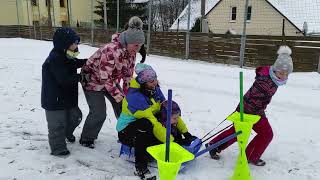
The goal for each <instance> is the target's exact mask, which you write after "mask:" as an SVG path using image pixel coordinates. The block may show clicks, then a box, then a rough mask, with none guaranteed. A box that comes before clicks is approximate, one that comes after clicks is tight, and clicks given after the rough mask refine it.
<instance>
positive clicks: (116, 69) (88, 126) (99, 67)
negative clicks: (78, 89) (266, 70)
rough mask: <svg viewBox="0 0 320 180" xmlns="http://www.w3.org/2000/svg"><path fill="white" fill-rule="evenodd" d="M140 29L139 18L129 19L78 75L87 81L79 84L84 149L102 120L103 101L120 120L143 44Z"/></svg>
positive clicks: (94, 136)
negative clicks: (84, 106)
mask: <svg viewBox="0 0 320 180" xmlns="http://www.w3.org/2000/svg"><path fill="white" fill-rule="evenodd" d="M142 25H143V23H142V21H141V19H140V18H139V17H136V16H135V17H132V18H130V20H129V28H128V29H127V30H126V31H123V32H122V33H118V34H115V35H113V40H112V42H110V43H108V44H106V45H104V46H103V47H101V48H100V49H98V50H97V51H96V52H95V53H94V54H93V55H92V56H91V57H90V58H89V59H88V61H87V63H86V64H85V65H84V66H83V68H82V73H83V74H85V75H86V77H89V78H88V79H89V80H88V81H87V82H85V83H82V86H83V90H84V94H85V97H86V100H87V103H88V105H89V115H88V116H87V119H86V121H85V124H84V127H83V130H82V134H81V139H80V141H79V142H80V144H81V145H83V146H85V147H89V148H94V140H95V139H97V137H98V134H99V132H100V130H101V128H102V125H103V123H104V121H105V119H106V102H105V97H107V99H108V100H109V101H110V102H111V104H112V107H113V110H114V113H115V116H116V118H118V117H119V116H120V113H121V102H122V99H123V97H124V96H125V94H124V93H125V92H127V90H128V88H129V82H130V80H131V77H132V75H133V72H134V65H135V60H136V54H137V52H139V49H140V47H141V45H142V44H144V41H145V37H144V32H143V31H142ZM121 82H122V87H121V86H120V83H121Z"/></svg>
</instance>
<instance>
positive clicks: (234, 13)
mask: <svg viewBox="0 0 320 180" xmlns="http://www.w3.org/2000/svg"><path fill="white" fill-rule="evenodd" d="M235 20H237V7H232V8H231V21H235Z"/></svg>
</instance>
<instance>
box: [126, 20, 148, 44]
mask: <svg viewBox="0 0 320 180" xmlns="http://www.w3.org/2000/svg"><path fill="white" fill-rule="evenodd" d="M142 26H143V22H142V21H141V19H140V18H139V17H137V16H133V17H131V18H130V20H129V23H128V29H127V30H125V31H123V32H122V33H120V43H121V44H122V45H123V46H124V47H127V45H128V44H144V41H145V37H144V32H143V30H142Z"/></svg>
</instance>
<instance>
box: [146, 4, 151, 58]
mask: <svg viewBox="0 0 320 180" xmlns="http://www.w3.org/2000/svg"><path fill="white" fill-rule="evenodd" d="M151 11H152V0H149V18H148V37H147V55H148V56H149V53H150V35H151Z"/></svg>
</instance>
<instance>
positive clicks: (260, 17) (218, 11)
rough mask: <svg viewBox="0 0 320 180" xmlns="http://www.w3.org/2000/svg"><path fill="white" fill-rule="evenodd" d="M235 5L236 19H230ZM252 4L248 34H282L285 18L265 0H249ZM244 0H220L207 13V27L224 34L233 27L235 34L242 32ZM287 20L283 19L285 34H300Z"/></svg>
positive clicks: (250, 4)
mask: <svg viewBox="0 0 320 180" xmlns="http://www.w3.org/2000/svg"><path fill="white" fill-rule="evenodd" d="M234 6H235V7H237V19H236V20H235V21H231V8H232V7H234ZM249 6H252V15H251V21H249V22H247V34H248V35H274V36H281V35H282V21H283V19H285V18H284V17H283V16H282V15H281V14H280V13H279V12H278V11H277V10H275V9H274V8H273V7H272V6H271V5H270V4H268V3H267V2H266V1H265V0H249ZM244 9H245V0H222V1H221V2H220V3H219V4H218V5H217V6H216V7H215V8H214V9H213V10H211V12H209V13H208V14H207V19H208V23H209V29H210V30H211V31H212V32H213V33H219V34H224V33H226V32H227V31H228V29H233V30H235V31H236V33H237V34H241V33H242V29H243V18H244ZM297 32H299V31H298V29H296V28H295V27H294V26H293V25H292V24H291V23H290V22H289V21H288V20H285V35H286V36H301V35H302V34H301V33H298V34H297Z"/></svg>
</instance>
